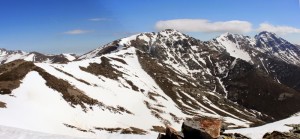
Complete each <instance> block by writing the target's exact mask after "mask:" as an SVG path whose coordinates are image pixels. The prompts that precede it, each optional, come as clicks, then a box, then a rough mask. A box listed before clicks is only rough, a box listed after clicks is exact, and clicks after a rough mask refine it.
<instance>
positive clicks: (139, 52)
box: [0, 29, 300, 137]
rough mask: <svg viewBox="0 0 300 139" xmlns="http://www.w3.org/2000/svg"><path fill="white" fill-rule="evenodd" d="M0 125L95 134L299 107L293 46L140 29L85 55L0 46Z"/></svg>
mask: <svg viewBox="0 0 300 139" xmlns="http://www.w3.org/2000/svg"><path fill="white" fill-rule="evenodd" d="M0 62H1V63H2V65H1V66H0V115H1V116H0V117H1V118H0V125H5V126H13V127H18V128H24V129H30V130H34V131H41V132H48V133H55V134H67V135H73V136H74V135H75V136H85V137H87V136H88V137H94V136H95V135H97V134H100V133H102V132H118V133H132V134H147V133H152V132H161V131H162V129H163V127H164V125H171V126H173V127H175V128H177V129H179V128H180V126H181V123H182V120H183V119H185V118H187V117H193V116H195V115H198V116H203V117H205V116H207V117H222V118H223V119H224V122H225V123H226V126H227V127H228V128H239V127H249V126H257V125H262V124H265V123H268V122H273V121H277V120H280V119H284V118H287V117H289V116H291V115H293V114H295V113H297V112H299V111H300V103H299V102H300V47H299V46H297V45H294V44H291V43H289V42H288V41H286V40H284V39H282V38H280V37H278V36H277V35H276V34H274V33H270V32H261V33H259V34H258V35H256V36H255V37H254V38H251V37H249V36H243V35H239V34H231V33H225V34H222V35H221V36H219V37H217V38H215V39H212V40H210V41H201V40H198V39H196V38H193V37H190V36H188V35H186V34H183V33H181V32H179V31H176V30H173V29H167V30H164V31H160V32H152V33H140V34H136V35H133V36H130V37H127V38H123V39H119V40H115V41H113V42H111V43H108V44H106V45H104V46H101V47H99V48H97V49H94V50H92V51H90V52H88V53H86V54H84V55H81V56H75V55H70V54H61V55H45V54H40V53H36V52H30V53H26V52H22V51H8V50H5V49H1V50H0Z"/></svg>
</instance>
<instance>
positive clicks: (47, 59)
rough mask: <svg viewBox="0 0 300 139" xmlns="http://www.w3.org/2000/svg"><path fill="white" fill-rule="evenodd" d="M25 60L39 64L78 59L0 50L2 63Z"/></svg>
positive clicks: (64, 55)
mask: <svg viewBox="0 0 300 139" xmlns="http://www.w3.org/2000/svg"><path fill="white" fill-rule="evenodd" d="M18 59H23V60H26V61H32V62H39V63H66V62H69V61H73V60H74V59H76V55H74V54H60V55H45V54H41V53H38V52H29V53H28V52H24V51H19V50H18V51H12V50H6V49H3V48H0V63H1V64H4V63H8V62H11V61H14V60H18Z"/></svg>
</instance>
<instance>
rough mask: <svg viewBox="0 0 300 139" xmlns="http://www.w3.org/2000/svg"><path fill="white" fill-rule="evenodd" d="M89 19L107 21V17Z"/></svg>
mask: <svg viewBox="0 0 300 139" xmlns="http://www.w3.org/2000/svg"><path fill="white" fill-rule="evenodd" d="M89 20H90V21H107V20H109V19H108V18H91V19H89Z"/></svg>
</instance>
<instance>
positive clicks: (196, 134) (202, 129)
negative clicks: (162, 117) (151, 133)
mask: <svg viewBox="0 0 300 139" xmlns="http://www.w3.org/2000/svg"><path fill="white" fill-rule="evenodd" d="M221 124H222V122H221V120H219V119H214V118H200V119H198V120H192V119H188V120H185V121H184V123H183V124H182V127H181V132H182V133H181V132H177V131H176V130H174V129H173V128H171V127H169V126H167V128H166V134H165V135H163V134H159V136H158V139H214V138H218V137H220V131H221Z"/></svg>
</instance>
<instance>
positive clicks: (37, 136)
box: [0, 126, 157, 139]
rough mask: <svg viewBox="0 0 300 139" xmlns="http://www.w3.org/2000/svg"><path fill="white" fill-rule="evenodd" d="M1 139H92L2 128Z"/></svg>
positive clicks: (121, 138) (104, 138)
mask: <svg viewBox="0 0 300 139" xmlns="http://www.w3.org/2000/svg"><path fill="white" fill-rule="evenodd" d="M156 137H157V134H150V135H126V134H111V133H104V134H101V139H141V138H143V139H155V138H156ZM0 138H1V139H92V138H86V137H85V138H81V137H76V136H64V135H57V134H49V133H42V132H36V131H31V130H24V129H19V128H13V127H6V126H0Z"/></svg>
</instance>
